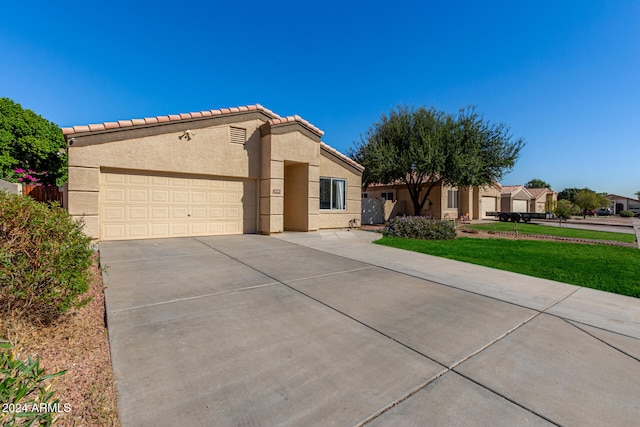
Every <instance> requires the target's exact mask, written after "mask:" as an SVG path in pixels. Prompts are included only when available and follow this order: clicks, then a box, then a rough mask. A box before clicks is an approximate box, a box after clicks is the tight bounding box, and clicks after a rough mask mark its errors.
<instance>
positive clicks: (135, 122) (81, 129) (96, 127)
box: [62, 104, 324, 135]
mask: <svg viewBox="0 0 640 427" xmlns="http://www.w3.org/2000/svg"><path fill="white" fill-rule="evenodd" d="M246 111H261V112H263V113H265V114H266V115H267V116H269V117H271V120H286V121H287V122H288V121H292V122H293V121H297V122H300V123H302V124H304V125H306V126H307V127H309V128H311V129H312V130H314V131H316V132H319V133H320V135H323V134H324V132H322V131H321V130H320V129H318V128H317V127H315V126H313V125H312V124H311V123H309V122H307V121H306V120H304V119H302V118H301V117H299V116H291V117H285V118H284V119H283V118H282V117H280V116H279V115H277V114H276V113H274V112H273V111H271V110H269V109H268V108H265V107H263V106H262V105H260V104H255V105H245V106H242V107H232V108H220V109H218V110H206V111H197V112H192V113H181V114H170V115H167V116H156V117H146V118H144V119H131V120H118V121H117V122H104V123H97V124H90V125H86V126H73V127H65V128H62V133H63V134H64V135H73V134H76V133H85V132H97V131H104V130H112V129H118V128H128V127H133V126H141V125H151V124H158V123H167V122H176V121H180V120H191V119H201V118H206V117H215V116H222V115H226V114H234V113H242V112H246ZM271 120H270V121H271Z"/></svg>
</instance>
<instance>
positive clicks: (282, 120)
mask: <svg viewBox="0 0 640 427" xmlns="http://www.w3.org/2000/svg"><path fill="white" fill-rule="evenodd" d="M296 122H297V123H300V124H302V125H304V126H306V127H308V128H309V129H311V130H312V131H313V132H315V133H317V134H318V136H320V137H321V136H322V135H324V131H322V130H320V129H318V128H317V127H315V126H314V125H312V124H311V123H309V122H308V121H306V120H305V119H303V118H302V117H300V116H298V115H297V114H296V115H295V116H287V117H278V118H275V119H271V120H268V121H267V123H269V125H270V126H277V125H281V124H286V123H296Z"/></svg>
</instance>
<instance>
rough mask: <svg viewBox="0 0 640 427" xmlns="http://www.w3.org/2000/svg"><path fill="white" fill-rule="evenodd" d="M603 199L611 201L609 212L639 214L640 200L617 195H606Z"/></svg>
mask: <svg viewBox="0 0 640 427" xmlns="http://www.w3.org/2000/svg"><path fill="white" fill-rule="evenodd" d="M604 197H605V198H607V199H609V200H610V201H611V206H609V207H610V208H611V212H613V213H614V214H619V213H620V212H622V211H631V212H633V213H639V212H640V200H638V199H632V198H631V197H625V196H619V195H617V194H607V195H606V196H604Z"/></svg>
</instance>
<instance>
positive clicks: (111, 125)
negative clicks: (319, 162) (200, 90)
mask: <svg viewBox="0 0 640 427" xmlns="http://www.w3.org/2000/svg"><path fill="white" fill-rule="evenodd" d="M247 111H261V112H263V113H264V114H266V115H267V116H269V117H271V119H269V120H267V123H268V124H269V125H270V126H278V125H283V124H287V123H300V124H301V125H303V126H305V127H306V128H308V129H309V130H311V131H312V132H314V133H316V134H317V135H318V136H320V137H322V136H323V135H324V131H322V130H320V129H319V128H317V127H316V126H314V125H312V124H311V123H310V122H308V121H307V120H305V119H303V118H302V117H300V116H298V115H297V114H296V115H293V116H287V117H281V116H279V115H278V114H276V113H274V112H273V111H271V110H269V109H268V108H265V107H263V106H262V105H260V104H255V105H245V106H241V107H232V108H220V109H218V110H206V111H198V112H191V113H181V114H170V115H167V116H156V117H146V118H144V119H131V120H118V121H117V122H104V123H98V124H90V125H86V126H73V127H65V128H62V133H63V134H64V135H65V136H69V135H73V134H76V133H85V132H98V131H105V130H112V129H122V128H129V127H134V126H142V125H152V124H158V123H168V122H177V121H180V120H191V119H201V118H206V117H216V116H223V115H226V114H234V113H242V112H247ZM321 145H322V147H323V148H324V149H325V150H327V151H329V152H331V153H333V154H334V155H335V156H336V157H338V158H340V159H342V160H344V161H345V162H347V163H348V164H350V165H352V166H354V167H355V168H356V169H359V170H364V166H362V165H360V164H359V163H358V162H356V161H354V160H352V159H350V158H349V157H347V156H345V155H344V154H342V153H341V152H339V151H338V150H336V149H335V148H333V147H330V146H329V145H327V144H325V143H324V142H321Z"/></svg>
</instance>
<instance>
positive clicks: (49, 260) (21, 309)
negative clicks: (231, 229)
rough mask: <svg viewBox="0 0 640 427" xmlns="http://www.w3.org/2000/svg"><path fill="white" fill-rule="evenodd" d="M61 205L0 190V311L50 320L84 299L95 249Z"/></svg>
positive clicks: (7, 314) (34, 320) (50, 321)
mask: <svg viewBox="0 0 640 427" xmlns="http://www.w3.org/2000/svg"><path fill="white" fill-rule="evenodd" d="M82 228H83V225H82V224H81V223H78V222H75V221H73V220H72V219H71V217H70V216H69V214H68V213H67V211H66V210H64V209H62V208H60V207H59V206H57V205H55V204H53V205H47V204H44V203H39V202H36V201H35V200H33V199H31V198H30V197H27V196H22V195H17V194H8V193H6V192H3V191H0V310H1V311H0V314H1V315H3V316H8V317H13V316H16V315H17V316H18V317H21V318H24V319H28V320H29V321H32V322H34V323H37V324H50V323H52V322H53V321H55V320H56V319H57V318H58V317H59V316H60V315H61V314H62V313H64V312H66V311H67V310H69V309H70V308H71V307H77V306H82V305H84V304H86V303H87V302H88V299H87V298H82V297H81V296H82V294H84V293H85V292H86V291H87V290H88V289H89V282H90V277H91V276H90V271H89V268H90V266H91V259H92V254H93V249H92V246H91V239H90V238H89V237H87V236H85V235H84V234H83V232H82Z"/></svg>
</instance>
